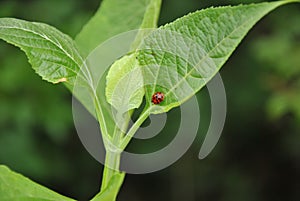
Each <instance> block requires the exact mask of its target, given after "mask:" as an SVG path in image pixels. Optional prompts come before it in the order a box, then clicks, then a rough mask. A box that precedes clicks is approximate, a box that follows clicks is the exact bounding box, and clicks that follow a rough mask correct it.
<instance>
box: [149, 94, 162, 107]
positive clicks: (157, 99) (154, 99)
mask: <svg viewBox="0 0 300 201" xmlns="http://www.w3.org/2000/svg"><path fill="white" fill-rule="evenodd" d="M164 98H165V95H164V94H163V93H162V92H155V93H154V94H153V95H152V101H151V102H152V103H153V104H155V105H158V104H160V103H161V102H162V101H163V100H164Z"/></svg>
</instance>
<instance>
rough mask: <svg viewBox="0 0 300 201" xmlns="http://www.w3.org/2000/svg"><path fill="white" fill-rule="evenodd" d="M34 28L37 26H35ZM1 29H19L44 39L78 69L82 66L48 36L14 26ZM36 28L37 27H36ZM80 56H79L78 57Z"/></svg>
mask: <svg viewBox="0 0 300 201" xmlns="http://www.w3.org/2000/svg"><path fill="white" fill-rule="evenodd" d="M33 26H35V25H34V24H33ZM0 28H4V29H17V30H22V31H25V32H28V33H32V34H35V35H37V36H40V37H41V38H43V39H44V40H46V41H49V42H51V43H52V44H53V45H54V46H56V47H57V48H58V49H60V50H61V51H62V52H64V53H65V54H66V55H67V56H68V57H69V58H70V59H71V60H72V61H73V62H74V63H75V64H76V65H77V66H78V67H79V66H80V65H79V63H78V62H77V61H76V59H75V58H74V57H72V56H71V55H70V54H69V53H68V52H67V51H65V49H64V48H63V47H62V46H61V44H60V43H59V42H58V44H57V43H56V42H54V41H53V40H51V39H50V38H49V37H47V36H46V35H43V34H40V33H37V32H35V31H33V30H29V29H25V28H21V27H14V26H0ZM35 28H36V27H35ZM78 56H79V55H78ZM80 59H81V58H80Z"/></svg>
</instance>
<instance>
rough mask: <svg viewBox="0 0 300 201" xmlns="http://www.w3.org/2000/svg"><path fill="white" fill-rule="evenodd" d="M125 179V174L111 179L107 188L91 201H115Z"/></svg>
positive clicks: (116, 175) (119, 174)
mask: <svg viewBox="0 0 300 201" xmlns="http://www.w3.org/2000/svg"><path fill="white" fill-rule="evenodd" d="M124 177H125V173H118V174H115V175H114V176H113V177H112V178H111V179H110V181H109V183H108V186H107V188H105V189H104V190H103V191H101V192H100V193H99V194H98V195H96V196H95V197H94V198H93V199H92V200H91V201H115V200H116V198H117V195H118V193H119V190H120V188H121V185H122V183H123V180H124Z"/></svg>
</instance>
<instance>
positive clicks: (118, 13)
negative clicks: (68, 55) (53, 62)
mask: <svg viewBox="0 0 300 201" xmlns="http://www.w3.org/2000/svg"><path fill="white" fill-rule="evenodd" d="M160 5H161V0H130V1H128V0H103V1H102V3H101V6H100V8H99V10H98V11H97V12H96V14H95V16H94V17H92V18H91V20H90V21H89V22H88V23H87V24H86V25H85V26H84V27H83V29H82V31H81V32H80V33H79V34H78V35H77V37H76V42H77V44H78V46H79V47H80V50H81V51H82V52H84V53H85V55H86V56H87V55H88V54H89V53H90V52H91V51H92V50H94V49H95V48H96V47H97V46H98V45H100V44H101V43H103V42H104V41H106V40H108V39H110V38H111V37H114V36H116V35H118V34H120V33H123V32H126V31H131V30H134V29H139V28H153V27H156V26H157V25H156V24H157V20H158V16H159V11H160Z"/></svg>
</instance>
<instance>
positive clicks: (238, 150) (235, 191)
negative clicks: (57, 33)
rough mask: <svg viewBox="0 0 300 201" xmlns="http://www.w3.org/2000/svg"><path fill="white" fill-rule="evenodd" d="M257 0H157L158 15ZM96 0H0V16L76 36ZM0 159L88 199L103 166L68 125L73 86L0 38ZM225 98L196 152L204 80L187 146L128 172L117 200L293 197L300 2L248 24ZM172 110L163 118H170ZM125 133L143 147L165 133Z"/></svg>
mask: <svg viewBox="0 0 300 201" xmlns="http://www.w3.org/2000/svg"><path fill="white" fill-rule="evenodd" d="M249 2H260V1H254V0H252V1H250V0H249V1H248V0H247V1H246V0H244V1H238V0H231V1H220V0H215V1H200V0H185V1H182V0H164V3H163V7H162V13H161V18H160V22H159V23H160V24H165V23H167V22H170V21H172V20H174V19H176V18H177V17H180V16H182V15H184V14H187V13H189V12H192V11H195V10H197V9H201V8H205V7H208V6H212V5H215V6H216V5H228V4H238V3H249ZM98 4H99V2H98V0H86V1H80V0H64V1H61V0H52V1H48V0H27V1H21V0H6V1H5V0H4V1H3V0H1V1H0V17H17V18H22V19H26V20H31V21H42V22H45V23H49V24H51V25H53V26H56V27H57V28H58V29H60V30H61V31H63V32H65V33H67V34H69V35H71V36H72V37H74V36H75V35H76V33H78V32H79V31H80V29H81V27H82V25H83V24H84V23H85V22H86V21H87V20H88V19H89V18H90V17H91V16H92V15H93V13H94V12H95V11H96V9H97V8H98ZM0 69H1V70H0V163H1V164H5V165H7V166H9V167H10V168H12V169H13V170H15V171H17V172H19V173H22V174H24V175H26V176H27V177H29V178H31V179H33V180H34V181H37V182H38V183H41V184H43V185H46V186H47V187H49V188H51V189H53V190H55V191H58V192H59V193H62V194H64V195H67V196H70V197H73V198H76V199H79V200H88V199H89V198H90V197H91V196H93V195H94V194H95V193H96V192H97V191H98V189H99V183H100V179H101V174H102V172H101V171H102V166H101V165H100V164H99V163H98V162H96V161H95V160H94V159H93V158H92V157H91V156H90V155H89V154H88V153H87V151H86V150H85V149H84V148H83V146H82V145H81V142H80V141H79V139H78V136H77V134H76V132H75V129H74V125H73V120H72V110H71V94H70V93H69V91H68V90H67V89H66V88H65V87H64V86H63V85H55V86H54V85H52V84H49V83H46V82H44V81H42V80H41V78H40V77H39V76H38V75H36V74H35V73H34V71H33V70H32V69H31V67H30V65H29V64H28V62H27V59H26V57H25V54H24V53H23V52H21V51H19V49H17V48H15V47H13V46H11V45H8V44H6V43H4V42H3V41H0ZM221 75H222V78H223V81H224V84H225V87H226V93H227V98H228V113H227V120H226V124H225V128H224V131H223V134H222V137H221V139H220V141H219V143H218V144H217V146H216V148H215V149H214V150H213V152H212V153H211V154H210V155H209V156H208V157H207V158H206V159H204V160H198V158H197V155H198V152H199V150H200V146H201V143H202V141H203V138H204V134H205V133H206V131H207V128H208V123H209V122H208V121H209V119H210V111H209V108H210V103H209V99H208V93H207V90H206V89H203V90H202V91H201V92H200V93H199V94H197V97H198V99H199V102H200V108H201V122H200V130H199V134H198V137H197V139H196V140H195V143H194V144H193V146H192V147H191V148H190V149H189V151H188V152H187V153H186V154H185V155H184V156H183V157H182V158H181V159H180V160H179V161H177V162H176V163H175V164H173V165H172V166H170V167H169V168H167V169H165V170H162V171H159V172H156V173H151V174H147V175H127V177H126V180H125V183H124V186H123V188H122V190H121V193H120V196H119V200H120V201H125V200H130V201H140V200H143V201H153V200H156V201H164V200H172V201H179V200H180V201H181V200H185V201H199V200H205V201H206V200H210V201H211V200H214V201H217V200H220V201H232V200H243V201H248V200H249V201H253V200H256V201H269V200H270V201H277V200H278V201H282V200H291V201H296V200H299V199H300V194H299V189H300V171H299V170H300V123H299V122H300V93H299V92H300V5H297V4H293V5H288V6H284V7H282V8H279V9H278V10H276V11H274V12H272V13H271V14H270V15H268V16H267V17H266V18H264V19H263V20H262V21H260V22H259V23H258V24H257V25H256V26H255V28H254V29H253V30H252V31H251V32H250V33H249V35H248V36H247V37H246V39H245V40H244V41H243V42H242V44H241V45H240V46H239V47H238V48H237V50H236V52H235V53H234V54H233V56H232V57H231V58H230V60H229V61H228V62H227V63H226V65H225V66H224V67H223V69H222V70H221ZM177 114H178V110H173V111H171V114H170V115H169V117H170V119H169V120H168V122H174V121H178V117H179V116H176V115H177ZM172 125H174V123H173V124H168V125H167V126H166V127H167V128H166V129H164V132H163V133H161V135H160V137H159V140H156V141H155V140H154V141H151V142H148V143H146V144H143V143H141V142H133V143H132V144H131V146H130V147H129V149H132V147H133V146H134V145H135V149H136V147H137V146H138V149H139V150H141V151H145V150H149V149H150V150H151V148H153V147H154V148H153V149H155V147H156V148H157V145H158V144H159V143H167V142H168V140H171V139H170V134H171V133H172V132H171V131H172V130H174V129H176V128H173V127H172Z"/></svg>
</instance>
